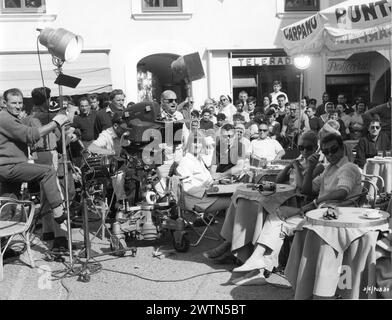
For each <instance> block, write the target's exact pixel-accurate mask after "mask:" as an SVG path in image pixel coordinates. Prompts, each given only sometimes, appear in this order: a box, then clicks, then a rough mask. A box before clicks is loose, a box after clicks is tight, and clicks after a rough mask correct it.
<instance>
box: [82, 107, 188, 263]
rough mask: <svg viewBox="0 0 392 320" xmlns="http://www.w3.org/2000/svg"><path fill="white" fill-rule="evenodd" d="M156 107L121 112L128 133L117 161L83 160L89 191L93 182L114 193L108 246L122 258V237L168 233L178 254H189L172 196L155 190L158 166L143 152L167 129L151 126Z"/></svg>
mask: <svg viewBox="0 0 392 320" xmlns="http://www.w3.org/2000/svg"><path fill="white" fill-rule="evenodd" d="M159 108H160V107H159V105H158V104H156V103H145V102H144V103H139V104H136V105H133V106H131V107H130V108H128V109H127V110H125V112H124V116H123V119H124V121H125V123H126V128H127V129H126V132H125V133H124V134H123V137H122V138H121V147H122V150H121V154H120V156H119V157H114V156H110V157H107V156H105V157H90V158H87V159H86V166H85V170H82V172H83V173H84V177H85V178H84V180H85V182H86V183H85V184H86V185H87V184H88V185H90V190H91V186H92V185H94V183H93V181H94V180H95V181H98V182H99V183H102V182H103V183H105V184H106V185H108V186H109V187H112V188H113V193H114V194H115V196H116V206H115V207H116V215H115V222H114V223H113V224H112V229H111V235H110V242H111V247H112V250H113V251H115V252H116V255H119V256H122V255H124V254H125V251H126V248H127V244H126V241H125V240H126V236H128V239H134V240H147V241H154V240H157V239H159V238H160V237H161V236H162V235H163V233H164V232H166V231H170V232H171V233H172V235H173V244H174V248H175V249H176V250H177V251H179V252H185V251H187V250H188V249H189V240H188V238H187V236H186V232H185V222H184V220H183V218H182V217H181V212H180V211H179V210H178V208H177V203H176V200H175V198H174V195H173V194H172V193H171V192H170V190H166V194H165V195H164V196H162V195H160V194H159V193H158V192H157V191H156V189H155V187H154V186H155V185H156V184H157V183H158V182H159V180H160V179H159V177H158V175H157V172H156V171H157V167H158V166H159V165H160V164H161V163H160V162H159V161H154V159H152V157H153V156H152V155H151V154H150V153H149V151H146V149H147V147H148V146H149V145H150V144H152V143H155V145H156V146H158V145H159V142H161V141H159V140H156V139H162V137H165V134H166V136H167V132H168V130H167V128H166V127H165V124H164V123H161V122H156V121H155V119H156V118H157V117H158V114H159V110H160V109H159ZM124 127H125V126H124ZM180 127H181V128H182V123H181V124H175V126H174V130H173V131H172V134H173V135H174V134H175V132H176V130H178V128H180ZM169 132H170V131H169ZM172 138H173V140H174V137H172ZM173 140H172V141H173ZM156 151H157V150H154V152H156ZM158 152H159V148H158ZM151 160H153V161H151Z"/></svg>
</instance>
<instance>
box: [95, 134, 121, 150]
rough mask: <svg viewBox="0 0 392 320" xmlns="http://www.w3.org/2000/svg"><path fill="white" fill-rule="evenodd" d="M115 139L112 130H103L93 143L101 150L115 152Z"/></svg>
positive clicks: (115, 136)
mask: <svg viewBox="0 0 392 320" xmlns="http://www.w3.org/2000/svg"><path fill="white" fill-rule="evenodd" d="M115 139H117V135H116V133H115V132H114V130H113V128H108V129H106V130H103V131H102V132H101V133H100V134H99V136H98V138H97V140H95V141H94V142H93V144H95V145H96V146H97V147H100V148H102V149H106V150H110V151H113V152H115V151H116V150H115V149H116V148H115V146H114V145H115V143H114V140H115Z"/></svg>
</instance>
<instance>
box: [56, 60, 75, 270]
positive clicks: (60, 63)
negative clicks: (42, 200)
mask: <svg viewBox="0 0 392 320" xmlns="http://www.w3.org/2000/svg"><path fill="white" fill-rule="evenodd" d="M52 62H53V64H54V65H55V67H56V70H55V72H56V74H57V76H59V75H60V74H62V67H63V64H64V61H62V60H60V59H58V58H56V57H53V58H52ZM58 87H59V106H60V110H63V86H62V85H60V84H59V85H58ZM61 140H62V141H61V142H62V151H63V153H62V164H63V169H64V189H65V192H64V193H65V194H64V196H65V210H66V213H67V231H68V250H69V263H70V265H71V266H72V265H73V250H72V232H71V231H72V230H71V217H70V212H69V192H68V164H69V162H68V155H67V144H66V135H65V126H63V127H62V128H61Z"/></svg>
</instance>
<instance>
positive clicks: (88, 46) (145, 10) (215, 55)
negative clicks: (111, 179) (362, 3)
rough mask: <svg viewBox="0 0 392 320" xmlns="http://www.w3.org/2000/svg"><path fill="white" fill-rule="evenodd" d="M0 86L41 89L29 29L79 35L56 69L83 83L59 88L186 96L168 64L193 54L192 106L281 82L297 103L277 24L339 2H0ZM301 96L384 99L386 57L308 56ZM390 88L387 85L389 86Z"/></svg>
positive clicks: (132, 97)
mask: <svg viewBox="0 0 392 320" xmlns="http://www.w3.org/2000/svg"><path fill="white" fill-rule="evenodd" d="M0 1H1V8H0V11H1V12H0V91H1V92H3V91H4V90H5V89H7V88H10V87H20V88H21V89H22V90H23V92H24V94H25V95H26V96H29V94H30V91H31V89H32V88H34V87H37V86H41V85H42V79H41V75H40V71H39V70H40V69H39V68H40V64H39V60H38V55H37V36H38V34H39V33H38V32H37V30H36V29H37V28H41V29H42V28H46V27H50V28H60V27H61V28H65V29H67V30H69V31H72V32H74V33H76V34H78V35H81V36H82V37H83V39H84V50H83V53H82V55H81V56H80V57H79V59H77V61H75V62H73V63H69V64H68V63H65V64H64V73H66V74H69V75H72V76H76V77H79V78H81V79H82V81H81V82H80V84H79V86H78V87H77V88H75V89H70V88H65V94H67V95H74V94H75V95H76V94H84V93H91V92H108V91H110V90H112V89H115V88H121V89H123V90H124V91H125V92H126V96H127V98H126V99H127V102H130V101H133V102H139V101H142V100H152V99H159V95H160V93H161V92H162V91H163V90H166V89H172V90H175V91H176V92H177V94H178V95H179V97H180V98H181V99H184V98H185V96H186V90H185V86H184V82H183V81H179V80H178V79H177V80H176V79H175V77H174V75H173V72H172V69H171V64H172V62H173V61H175V60H176V59H177V58H178V57H180V56H183V55H188V54H191V53H198V54H199V56H200V59H201V62H202V66H203V71H204V74H205V77H204V78H203V79H200V80H196V81H194V82H192V92H193V97H194V100H195V103H196V105H201V104H202V103H203V101H204V99H205V98H207V97H212V98H219V96H220V95H221V94H229V95H231V96H232V97H233V98H234V100H236V99H237V97H238V93H239V92H240V91H242V90H245V91H247V92H248V93H249V95H253V96H256V97H257V98H258V101H259V103H261V100H262V97H263V96H265V95H267V94H269V93H270V92H272V81H273V80H280V81H281V82H282V84H283V88H282V91H285V92H286V93H287V94H288V96H289V97H290V99H291V100H298V98H299V95H300V94H299V90H300V84H299V82H300V80H299V75H300V71H299V70H297V69H296V68H295V66H294V65H293V57H288V56H287V55H286V53H285V52H284V50H283V49H282V47H281V45H280V40H279V30H280V29H281V28H282V27H284V26H287V25H289V24H291V23H294V22H296V21H298V20H300V19H303V18H305V17H307V16H309V15H312V14H314V13H315V12H316V11H318V10H322V9H323V8H326V7H329V6H332V5H334V4H337V3H339V2H342V1H339V0H310V1H309V0H306V1H305V0H263V1H260V0H241V1H240V0H115V1H113V0H112V1H109V0H83V1H77V0H34V1H32V0H0ZM38 48H39V49H40V51H41V54H40V58H41V59H40V60H41V65H42V69H43V78H44V82H45V85H47V86H50V87H52V88H53V95H56V87H55V85H54V84H53V81H54V79H55V77H56V75H55V74H54V72H53V69H54V66H53V65H52V62H51V57H50V55H49V54H48V53H47V52H46V49H45V48H43V47H42V46H38ZM304 79H305V80H304V93H305V94H306V95H308V96H309V97H311V98H316V99H317V100H318V101H319V102H320V101H321V96H322V94H323V92H324V91H325V90H328V91H330V92H331V94H332V96H333V97H335V96H336V95H337V94H338V93H341V92H342V93H346V94H347V95H348V98H349V100H353V99H354V97H356V96H359V95H360V96H364V97H365V98H366V99H367V100H368V101H370V102H372V103H374V104H377V103H381V102H384V101H385V100H386V98H387V96H388V95H390V86H391V85H390V79H391V76H390V57H388V55H385V54H384V55H383V54H382V53H378V52H371V53H364V54H359V55H354V56H353V57H351V56H343V57H333V58H331V57H327V56H325V55H319V56H312V64H311V66H310V67H309V69H307V70H306V71H305V77H304ZM388 90H389V91H388Z"/></svg>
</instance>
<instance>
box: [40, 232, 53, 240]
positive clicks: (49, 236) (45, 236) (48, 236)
mask: <svg viewBox="0 0 392 320" xmlns="http://www.w3.org/2000/svg"><path fill="white" fill-rule="evenodd" d="M51 240H54V232H44V233H43V234H42V241H51Z"/></svg>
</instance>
